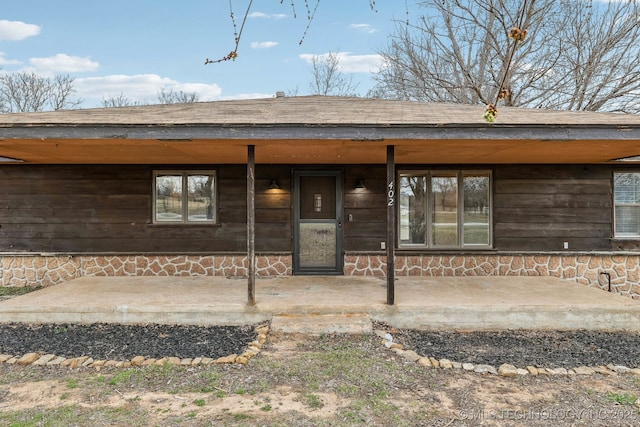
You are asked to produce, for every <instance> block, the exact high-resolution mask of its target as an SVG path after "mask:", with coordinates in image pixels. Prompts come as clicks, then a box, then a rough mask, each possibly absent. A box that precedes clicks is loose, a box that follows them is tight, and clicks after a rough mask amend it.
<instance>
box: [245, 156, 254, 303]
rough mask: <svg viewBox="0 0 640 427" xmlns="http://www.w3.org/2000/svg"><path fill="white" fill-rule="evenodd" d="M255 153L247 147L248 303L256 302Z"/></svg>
mask: <svg viewBox="0 0 640 427" xmlns="http://www.w3.org/2000/svg"><path fill="white" fill-rule="evenodd" d="M255 258H256V154H255V146H253V145H249V146H248V147H247V262H248V264H249V266H248V269H247V287H248V289H247V294H248V304H249V305H255V304H256V289H255V287H256V286H255V285H256V259H255Z"/></svg>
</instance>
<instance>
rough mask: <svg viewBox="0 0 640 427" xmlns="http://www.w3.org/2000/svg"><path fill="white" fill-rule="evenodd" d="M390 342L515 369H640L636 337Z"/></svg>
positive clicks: (459, 336) (521, 334)
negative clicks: (609, 367)
mask: <svg viewBox="0 0 640 427" xmlns="http://www.w3.org/2000/svg"><path fill="white" fill-rule="evenodd" d="M394 341H395V342H399V343H402V344H403V345H404V348H405V349H412V350H414V351H415V352H416V353H418V354H419V355H422V356H429V357H435V358H436V359H442V358H446V359H449V360H453V361H456V362H463V363H464V362H468V363H473V364H486V365H493V366H499V365H501V364H503V363H509V364H512V365H514V366H518V367H525V366H528V365H531V366H544V367H549V368H567V369H568V368H572V367H577V366H600V365H608V364H613V365H623V366H627V367H631V368H634V367H638V366H640V335H639V334H634V333H627V332H601V331H585V330H578V331H500V332H433V331H415V330H400V331H398V333H397V334H394Z"/></svg>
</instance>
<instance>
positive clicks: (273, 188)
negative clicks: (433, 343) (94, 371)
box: [268, 179, 280, 190]
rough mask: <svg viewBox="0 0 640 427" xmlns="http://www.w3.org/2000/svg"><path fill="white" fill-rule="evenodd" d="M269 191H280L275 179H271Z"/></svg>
mask: <svg viewBox="0 0 640 427" xmlns="http://www.w3.org/2000/svg"><path fill="white" fill-rule="evenodd" d="M268 189H269V190H280V184H279V183H278V180H277V179H272V180H271V184H270V185H269V188H268Z"/></svg>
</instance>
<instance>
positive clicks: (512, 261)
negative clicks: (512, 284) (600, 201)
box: [344, 253, 640, 299]
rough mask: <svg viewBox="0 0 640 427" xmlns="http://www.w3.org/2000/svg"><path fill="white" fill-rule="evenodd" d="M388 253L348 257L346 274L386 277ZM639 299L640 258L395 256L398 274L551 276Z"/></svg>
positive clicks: (587, 255)
mask: <svg viewBox="0 0 640 427" xmlns="http://www.w3.org/2000/svg"><path fill="white" fill-rule="evenodd" d="M386 262H387V257H386V256H384V255H369V254H352V255H347V256H346V257H345V266H344V273H345V274H346V275H354V276H378V277H384V276H386V270H387V265H386ZM600 273H607V274H608V275H609V277H610V278H611V289H612V292H615V293H618V294H621V295H625V296H628V297H631V298H634V299H636V298H640V254H629V253H626V254H610V253H584V254H554V255H535V254H513V255H478V254H473V255H468V254H467V255H415V256H405V255H401V254H400V255H396V276H421V277H438V276H552V277H558V278H561V279H570V280H575V281H576V282H577V283H580V284H583V285H586V286H593V287H598V288H601V289H607V288H608V286H609V279H608V277H607V276H606V275H602V274H600Z"/></svg>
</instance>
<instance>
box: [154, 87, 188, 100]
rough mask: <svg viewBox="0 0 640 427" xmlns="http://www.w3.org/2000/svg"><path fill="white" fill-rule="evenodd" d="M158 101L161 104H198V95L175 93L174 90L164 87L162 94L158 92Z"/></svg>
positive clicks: (161, 90)
mask: <svg viewBox="0 0 640 427" xmlns="http://www.w3.org/2000/svg"><path fill="white" fill-rule="evenodd" d="M158 101H159V102H160V104H189V103H192V102H198V94H197V93H195V92H185V91H182V90H177V91H174V90H173V89H166V88H164V87H163V88H162V89H160V92H158Z"/></svg>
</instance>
